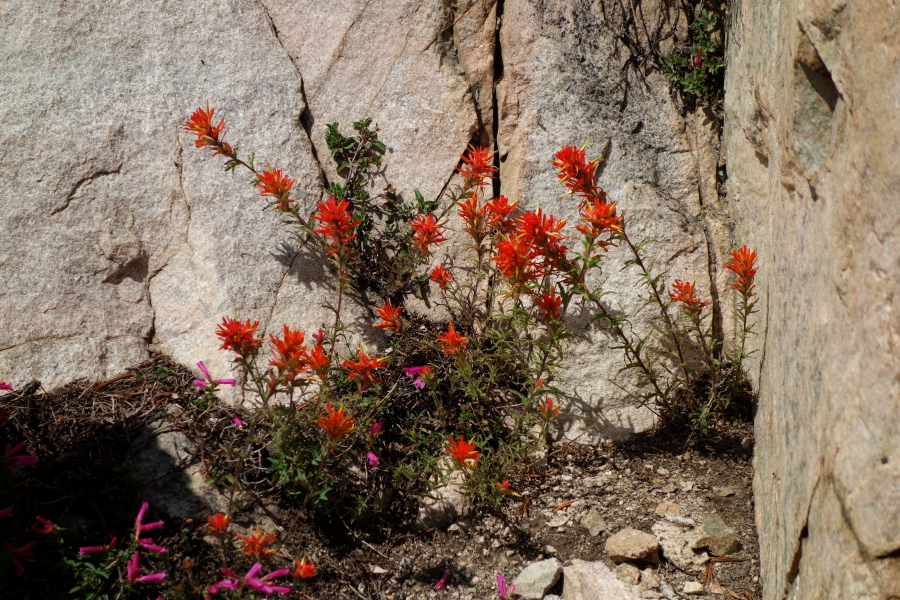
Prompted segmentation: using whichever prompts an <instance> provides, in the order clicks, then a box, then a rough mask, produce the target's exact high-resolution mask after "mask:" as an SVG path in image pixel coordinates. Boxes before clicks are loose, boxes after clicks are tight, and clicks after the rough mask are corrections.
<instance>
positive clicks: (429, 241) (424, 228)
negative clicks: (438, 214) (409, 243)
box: [409, 215, 447, 256]
mask: <svg viewBox="0 0 900 600" xmlns="http://www.w3.org/2000/svg"><path fill="white" fill-rule="evenodd" d="M409 226H410V227H412V230H413V232H414V233H413V246H415V247H417V248H419V249H421V250H422V251H423V252H424V253H425V254H427V255H429V256H431V246H434V245H435V244H440V243H441V242H446V241H447V238H445V237H444V230H443V229H441V228H440V226H441V224H440V223H438V222H437V221H436V220H435V218H434V215H419V216H418V217H416V220H415V221H413V222H412V223H410V225H409Z"/></svg>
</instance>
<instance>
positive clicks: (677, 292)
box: [669, 279, 709, 319]
mask: <svg viewBox="0 0 900 600" xmlns="http://www.w3.org/2000/svg"><path fill="white" fill-rule="evenodd" d="M669 297H670V298H671V299H672V302H678V303H680V304H681V307H682V308H683V309H684V312H686V313H687V314H688V315H689V316H690V317H691V318H692V319H694V318H698V317H699V316H700V312H701V311H702V310H703V307H704V306H706V305H707V304H709V302H703V301H702V300H700V298H698V297H697V290H696V287H695V286H694V282H692V281H691V282H688V281H682V280H680V279H676V280H675V283H673V284H672V292H671V293H669Z"/></svg>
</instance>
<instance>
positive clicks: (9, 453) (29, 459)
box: [3, 442, 37, 469]
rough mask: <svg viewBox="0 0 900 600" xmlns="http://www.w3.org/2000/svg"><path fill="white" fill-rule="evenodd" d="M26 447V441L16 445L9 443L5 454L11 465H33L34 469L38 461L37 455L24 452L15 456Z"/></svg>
mask: <svg viewBox="0 0 900 600" xmlns="http://www.w3.org/2000/svg"><path fill="white" fill-rule="evenodd" d="M24 448H25V442H19V443H18V444H16V445H15V446H13V445H12V444H7V445H6V451H5V452H4V453H3V456H4V457H5V458H6V459H7V460H8V461H9V465H10V466H11V467H31V468H32V469H34V468H35V463H36V462H37V455H35V454H23V455H21V456H13V455H14V454H16V453H17V452H21V451H22V450H23V449H24Z"/></svg>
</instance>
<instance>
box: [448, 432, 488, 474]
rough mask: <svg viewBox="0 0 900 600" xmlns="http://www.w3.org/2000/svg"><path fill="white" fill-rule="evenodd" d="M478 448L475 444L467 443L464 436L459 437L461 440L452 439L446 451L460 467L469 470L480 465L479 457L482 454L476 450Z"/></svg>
mask: <svg viewBox="0 0 900 600" xmlns="http://www.w3.org/2000/svg"><path fill="white" fill-rule="evenodd" d="M476 447H477V446H475V444H474V443H473V442H467V441H465V440H464V439H463V436H459V440H454V439H453V438H452V437H451V438H450V440H449V443H448V445H447V446H445V447H444V450H446V451H447V452H449V453H450V458H452V459H453V460H455V461H456V462H457V463H458V464H459V466H461V467H464V468H469V467H474V466H475V465H476V464H478V457H479V456H481V452H478V451H476V450H475V448H476Z"/></svg>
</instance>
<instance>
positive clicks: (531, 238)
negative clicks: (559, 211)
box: [518, 208, 566, 256]
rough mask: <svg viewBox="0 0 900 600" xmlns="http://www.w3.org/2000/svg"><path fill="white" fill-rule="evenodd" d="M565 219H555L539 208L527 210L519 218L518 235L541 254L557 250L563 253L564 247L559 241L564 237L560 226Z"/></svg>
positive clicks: (545, 254) (549, 253) (563, 223)
mask: <svg viewBox="0 0 900 600" xmlns="http://www.w3.org/2000/svg"><path fill="white" fill-rule="evenodd" d="M565 224H566V220H565V219H563V220H562V221H557V220H556V217H554V216H553V215H548V214H544V211H542V210H541V209H540V208H539V209H537V211H533V212H527V213H525V214H524V215H522V217H521V218H520V219H519V229H518V233H519V235H520V236H521V237H522V238H523V239H525V240H526V241H527V242H528V243H530V244H532V245H533V246H534V247H535V248H536V249H537V250H538V252H539V253H540V254H541V255H542V256H548V255H552V254H554V253H557V252H562V253H565V250H566V247H565V246H561V245H560V244H559V242H561V241H562V240H564V239H566V236H564V235H563V234H562V228H563V227H564V226H565Z"/></svg>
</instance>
